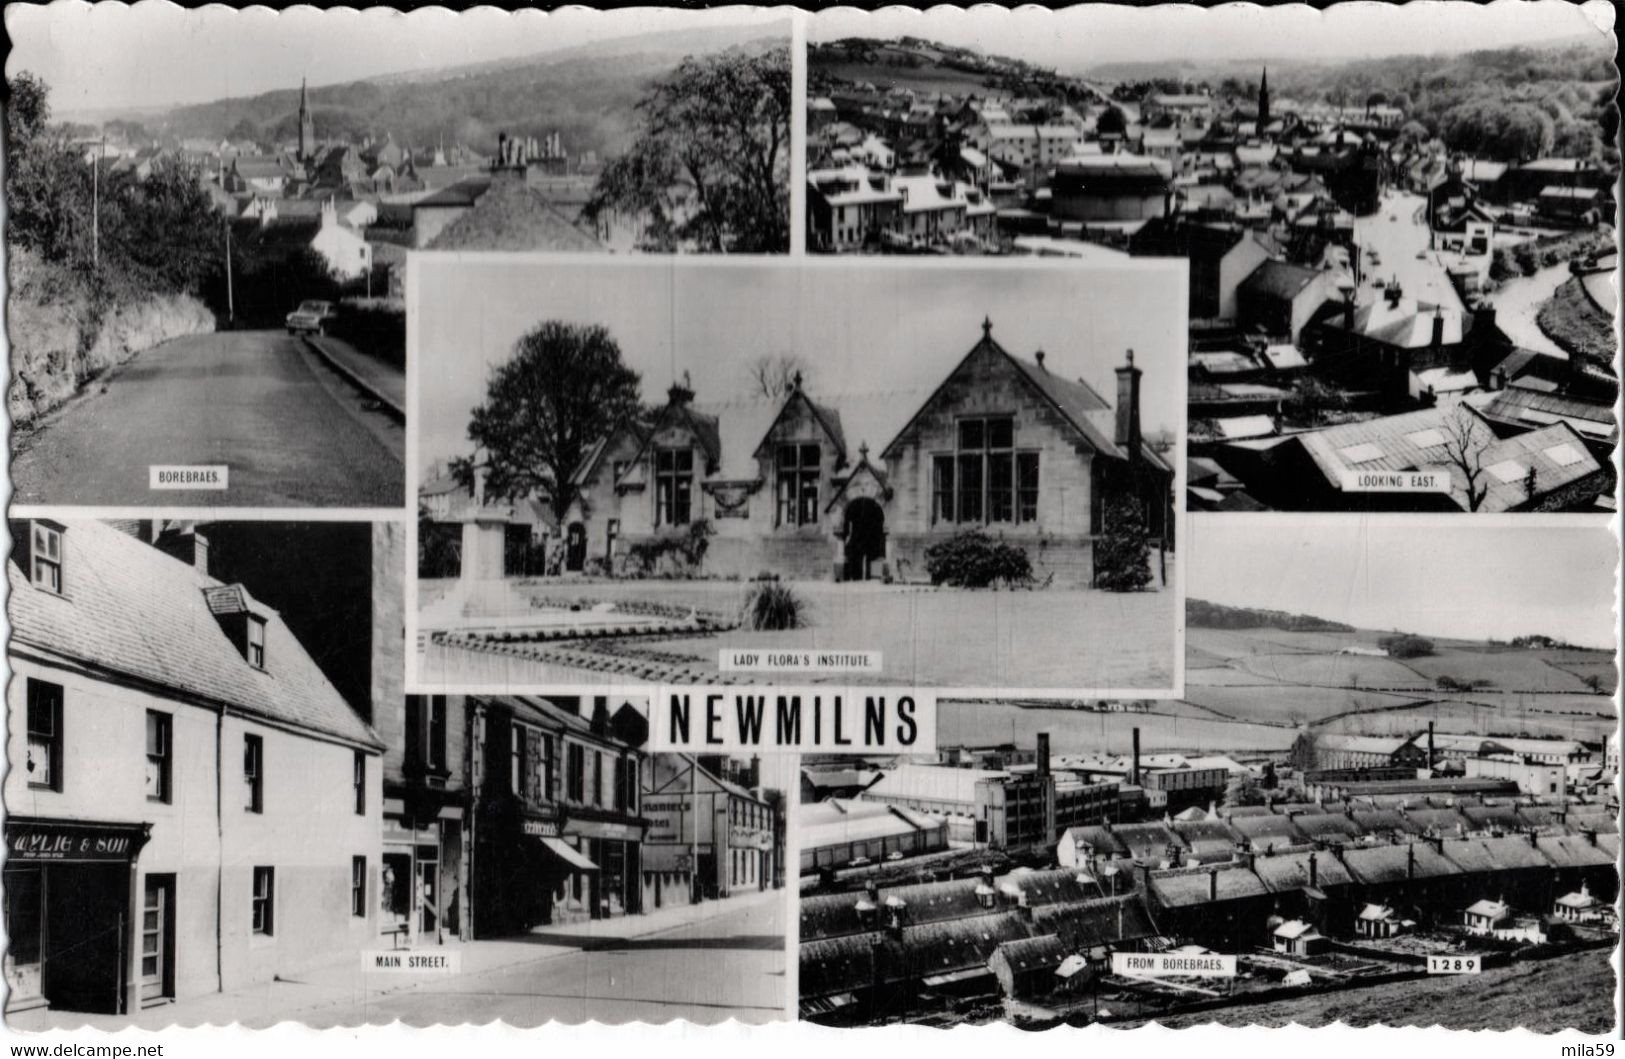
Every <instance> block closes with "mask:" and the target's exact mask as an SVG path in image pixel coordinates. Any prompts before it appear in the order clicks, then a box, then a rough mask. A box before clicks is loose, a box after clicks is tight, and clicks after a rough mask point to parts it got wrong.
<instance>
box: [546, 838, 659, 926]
mask: <svg viewBox="0 0 1625 1059" xmlns="http://www.w3.org/2000/svg"><path fill="white" fill-rule="evenodd" d="M645 830H646V825H645V824H644V823H642V822H639V823H636V824H633V823H627V822H625V819H624V817H623V818H622V819H620V820H593V819H586V818H582V817H572V818H571V819H569V820H567V821H566V824H565V828H564V839H563V840H564V842H565V843H566V844H568V845H569V846H570V847H572V848H574V849H575V850H576V851H577V853H578V855H580V856H581V857H584V858H585V859H586V860H588V861H590V862H591V863H592V864H593V865H594V866H595V868H596V872H595V873H594V880H593V881H594V882H595V883H596V886H595V892H594V893H593V894H592V897H591V901H590V903H589V904H588V906H587V910H588V913H589V915H590V917H591V918H593V919H607V918H610V917H612V916H623V915H636V914H637V913H639V912H642V911H643V888H642V881H641V880H642V868H641V861H642V853H641V850H642V842H643V834H644V831H645Z"/></svg>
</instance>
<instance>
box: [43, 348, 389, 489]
mask: <svg viewBox="0 0 1625 1059" xmlns="http://www.w3.org/2000/svg"><path fill="white" fill-rule="evenodd" d="M386 370H389V369H386ZM404 441H405V431H404V428H403V427H402V426H401V424H399V423H398V422H397V421H395V420H394V419H392V418H390V417H389V416H388V415H386V414H384V412H383V411H382V409H381V408H380V406H379V405H378V403H377V402H376V401H374V400H372V398H371V397H370V396H368V395H366V394H364V393H363V392H362V391H360V390H358V389H356V388H355V387H354V386H352V385H351V384H350V383H349V382H347V381H346V380H345V379H344V378H343V377H342V376H340V375H339V374H338V373H337V372H335V371H334V370H333V369H332V368H330V367H329V366H328V365H327V364H326V363H325V362H324V361H323V360H322V359H321V358H320V357H318V356H317V355H316V354H314V353H313V352H311V350H310V349H308V348H307V346H306V344H305V343H304V342H303V341H301V340H299V339H296V338H292V337H289V336H287V335H284V334H282V333H281V332H278V331H227V332H219V333H216V334H207V335H196V336H191V337H187V338H181V339H177V340H175V341H173V342H167V343H165V344H163V345H161V346H157V347H155V348H153V349H150V350H147V351H146V352H143V353H141V354H140V355H139V356H137V357H135V358H134V359H133V360H131V361H129V362H128V363H126V364H124V365H122V366H121V367H119V368H116V369H114V370H113V371H111V372H109V373H108V374H107V375H106V376H105V377H103V378H102V379H98V380H96V381H94V382H93V383H91V385H90V386H89V387H88V388H87V389H86V391H85V393H83V394H81V395H80V396H78V397H76V398H74V399H73V400H72V401H70V402H68V404H67V405H65V406H64V407H62V408H61V409H58V410H57V411H56V412H54V413H53V414H51V415H50V416H48V417H46V418H45V419H44V420H43V421H42V422H41V423H40V424H39V425H38V426H37V427H35V428H34V429H32V430H30V431H28V432H27V433H22V434H19V435H17V436H16V437H14V439H13V462H12V480H13V482H14V485H15V488H16V494H15V501H16V503H19V504H86V505H102V506H112V505H150V504H166V505H174V506H189V507H190V506H200V507H201V506H207V507H262V506H263V507H281V506H301V507H303V506H325V507H385V506H389V507H394V506H399V505H400V504H401V502H402V499H403V496H404V489H405V477H404V468H403V464H402V452H403V450H404ZM159 465H165V466H176V465H180V466H199V465H209V466H214V465H225V466H226V467H227V468H228V474H229V485H228V488H226V489H220V490H201V489H199V490H185V491H180V490H174V491H171V490H161V489H160V490H155V489H149V488H148V468H149V467H153V466H159Z"/></svg>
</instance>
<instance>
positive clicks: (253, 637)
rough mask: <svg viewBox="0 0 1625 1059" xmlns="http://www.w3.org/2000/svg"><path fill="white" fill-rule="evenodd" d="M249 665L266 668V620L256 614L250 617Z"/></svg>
mask: <svg viewBox="0 0 1625 1059" xmlns="http://www.w3.org/2000/svg"><path fill="white" fill-rule="evenodd" d="M248 664H249V665H251V666H253V667H254V668H255V669H264V668H265V619H264V618H261V617H259V616H258V615H254V614H250V615H249V616H248Z"/></svg>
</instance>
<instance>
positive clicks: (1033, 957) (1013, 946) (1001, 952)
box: [989, 934, 1071, 973]
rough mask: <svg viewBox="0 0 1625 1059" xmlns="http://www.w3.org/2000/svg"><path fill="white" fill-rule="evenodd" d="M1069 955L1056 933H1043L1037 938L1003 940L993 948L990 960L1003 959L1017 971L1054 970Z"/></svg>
mask: <svg viewBox="0 0 1625 1059" xmlns="http://www.w3.org/2000/svg"><path fill="white" fill-rule="evenodd" d="M1069 955H1071V953H1069V952H1068V951H1067V947H1066V946H1065V945H1064V944H1062V942H1061V939H1060V938H1058V937H1056V936H1055V935H1054V934H1043V935H1040V936H1039V937H1036V938H1015V939H1012V940H1010V941H1006V942H1001V943H1000V944H999V947H998V948H996V949H994V950H993V955H992V956H991V957H989V962H992V961H993V960H996V959H997V960H1003V961H1004V963H1005V964H1006V965H1007V966H1009V968H1010V969H1011V970H1012V971H1015V972H1017V973H1025V972H1028V971H1053V970H1054V969H1055V968H1057V967H1059V966H1060V965H1061V961H1062V960H1064V959H1066V958H1067V957H1068V956H1069Z"/></svg>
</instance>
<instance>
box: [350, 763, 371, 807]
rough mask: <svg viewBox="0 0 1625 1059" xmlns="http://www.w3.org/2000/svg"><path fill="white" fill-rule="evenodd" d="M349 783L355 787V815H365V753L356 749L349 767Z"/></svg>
mask: <svg viewBox="0 0 1625 1059" xmlns="http://www.w3.org/2000/svg"><path fill="white" fill-rule="evenodd" d="M350 771H351V779H350V782H351V784H352V785H353V786H354V787H355V815H357V816H365V815H367V755H366V754H363V753H362V752H361V751H359V750H357V751H356V752H355V760H354V762H353V764H352V765H351V767H350Z"/></svg>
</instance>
